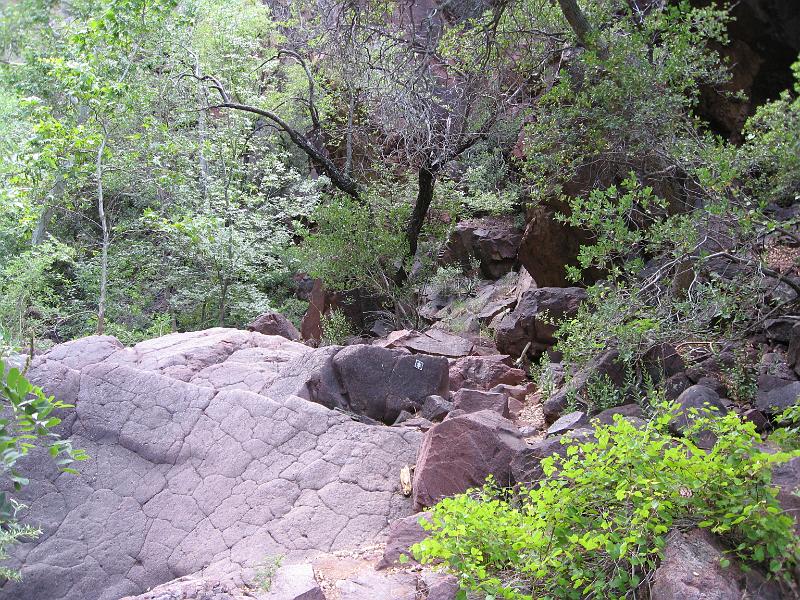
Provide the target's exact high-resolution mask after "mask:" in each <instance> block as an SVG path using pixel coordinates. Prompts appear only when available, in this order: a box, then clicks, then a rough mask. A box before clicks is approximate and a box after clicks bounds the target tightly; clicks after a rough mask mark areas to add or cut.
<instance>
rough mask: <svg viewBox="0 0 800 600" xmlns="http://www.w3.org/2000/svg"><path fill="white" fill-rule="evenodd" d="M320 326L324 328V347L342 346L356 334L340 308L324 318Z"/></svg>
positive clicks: (322, 341)
mask: <svg viewBox="0 0 800 600" xmlns="http://www.w3.org/2000/svg"><path fill="white" fill-rule="evenodd" d="M320 325H321V326H322V340H321V343H322V345H323V346H341V345H343V344H344V343H345V342H347V338H349V337H352V336H353V335H354V334H355V332H354V331H353V326H352V325H351V324H350V321H348V320H347V315H345V314H344V312H342V311H341V310H339V309H338V308H335V309H333V310H332V311H331V312H330V313H329V314H327V315H325V316H323V317H322V320H321V322H320Z"/></svg>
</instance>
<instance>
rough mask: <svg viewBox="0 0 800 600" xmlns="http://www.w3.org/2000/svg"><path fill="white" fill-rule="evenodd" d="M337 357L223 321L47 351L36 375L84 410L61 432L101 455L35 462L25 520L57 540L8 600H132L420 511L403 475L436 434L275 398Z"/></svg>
mask: <svg viewBox="0 0 800 600" xmlns="http://www.w3.org/2000/svg"><path fill="white" fill-rule="evenodd" d="M332 352H333V353H335V352H334V351H332V350H330V349H328V348H323V349H320V350H313V349H311V348H308V347H306V346H303V345H302V344H298V343H296V342H292V341H290V340H287V339H285V338H282V337H277V336H265V335H262V334H259V333H255V332H245V331H238V330H232V329H222V328H218V329H211V330H207V331H203V332H195V333H189V334H172V335H168V336H165V337H163V338H158V339H155V340H149V341H147V342H143V343H141V344H138V345H137V346H134V347H133V348H124V347H123V346H122V345H121V344H119V342H118V341H117V340H116V339H114V338H111V337H99V336H95V337H90V338H84V339H81V340H77V341H75V342H70V343H67V344H62V345H61V346H57V347H56V348H54V349H53V350H51V351H50V352H48V353H47V354H45V355H42V356H41V357H39V358H37V360H36V361H35V362H34V365H33V367H32V369H31V372H30V375H31V378H32V379H33V380H34V381H35V382H36V383H37V384H39V385H42V386H43V387H44V388H45V390H46V391H47V392H48V393H51V394H54V395H56V396H58V397H59V398H60V399H62V400H64V401H67V402H72V403H74V404H75V405H76V408H75V409H73V410H72V411H71V412H70V414H68V416H67V418H65V420H64V423H62V425H61V426H60V427H61V433H62V434H63V435H67V436H70V437H71V439H72V441H73V444H74V445H75V446H76V447H78V448H83V449H85V450H86V451H87V452H88V454H89V456H90V459H89V460H88V461H87V462H84V463H81V464H79V465H78V468H79V471H80V474H79V475H77V476H75V475H70V474H65V473H59V472H58V471H57V470H56V469H55V468H54V467H52V466H51V465H50V464H49V463H48V462H47V461H45V460H42V459H41V457H37V456H36V455H32V456H31V457H29V458H28V459H26V460H27V464H26V465H24V468H25V469H27V472H28V473H30V474H31V484H30V485H29V486H28V487H27V488H25V489H24V490H23V492H21V493H20V494H19V495H18V498H19V499H20V500H21V501H22V502H24V503H25V504H27V505H28V506H29V509H27V510H26V511H25V513H24V514H21V517H22V519H23V520H24V521H25V522H27V523H34V524H38V525H39V526H40V527H41V529H42V531H43V533H42V535H41V537H40V538H39V539H38V540H37V541H36V542H34V543H28V544H23V545H21V546H18V547H16V549H15V556H14V559H13V560H12V561H11V562H10V563H9V566H12V567H13V566H17V567H20V568H21V570H22V575H23V580H22V581H21V582H20V583H8V584H6V585H5V586H4V587H3V588H0V598H8V599H12V598H13V599H14V600H118V599H119V598H121V597H123V596H127V595H137V594H141V593H143V592H146V591H147V590H149V589H151V588H154V587H156V586H158V585H160V584H163V583H165V582H168V581H170V580H173V579H175V578H179V577H183V576H187V575H191V574H195V573H197V572H199V571H203V572H204V573H205V574H212V575H214V574H219V575H220V576H222V575H223V574H227V573H233V572H236V571H238V570H241V569H243V568H247V567H252V566H253V565H255V564H258V563H259V562H260V561H262V560H264V559H265V557H267V556H273V555H276V554H282V555H284V556H285V559H286V560H287V561H289V562H291V561H300V560H302V559H305V558H308V557H310V556H312V555H314V554H316V553H319V552H331V551H336V550H339V549H343V548H347V547H351V546H353V545H356V544H359V543H362V542H363V541H364V540H370V539H375V538H378V537H380V536H381V535H382V534H383V533H384V531H385V529H386V527H387V525H388V523H389V521H391V520H393V519H396V518H399V517H402V516H405V515H407V514H409V513H410V512H411V501H410V499H408V498H405V497H404V496H403V495H402V493H401V492H400V486H399V473H400V470H401V468H402V467H403V466H404V465H406V464H412V463H414V461H415V458H416V454H417V450H418V447H419V446H420V443H421V440H422V434H421V433H420V432H418V431H416V430H413V429H409V428H402V427H393V428H389V427H384V426H373V425H365V424H363V423H359V422H356V421H354V420H352V419H350V418H349V417H347V416H346V415H343V414H341V413H339V412H336V411H332V410H330V409H329V408H326V407H325V406H322V405H320V404H316V403H313V402H309V401H308V400H307V399H303V398H299V397H297V396H295V395H291V394H288V393H284V394H283V395H282V396H281V397H280V398H271V397H270V396H269V395H268V394H266V390H268V389H269V388H270V387H271V386H274V385H275V384H276V383H277V384H279V385H280V384H281V381H283V382H286V381H287V380H289V379H291V378H292V377H296V375H297V373H294V372H288V371H287V370H286V369H287V367H290V366H292V365H296V364H298V362H302V363H303V364H305V365H307V366H309V365H313V364H317V365H322V366H324V365H326V364H329V362H330V358H331V353H332ZM390 362H391V361H390ZM390 367H391V368H394V367H393V366H392V365H390ZM306 374H307V375H308V376H309V377H310V378H311V380H314V381H321V380H323V379H325V378H329V384H330V385H331V386H334V385H338V386H339V389H341V388H342V387H344V388H345V389H346V387H347V385H346V384H347V382H344V384H345V385H344V386H343V384H342V382H341V381H340V380H339V381H336V378H337V377H338V375H336V374H335V373H322V375H320V370H319V369H317V371H314V370H313V369H311V368H310V366H309V368H308V371H307V373H306ZM315 378H316V379H315ZM400 383H402V382H400ZM283 389H284V390H286V389H288V388H287V386H286V385H283Z"/></svg>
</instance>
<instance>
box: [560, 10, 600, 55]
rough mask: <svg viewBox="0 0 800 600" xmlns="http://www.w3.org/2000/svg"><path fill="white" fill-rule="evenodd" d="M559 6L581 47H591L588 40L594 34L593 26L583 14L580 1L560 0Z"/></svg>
mask: <svg viewBox="0 0 800 600" xmlns="http://www.w3.org/2000/svg"><path fill="white" fill-rule="evenodd" d="M558 4H559V6H561V12H562V13H564V18H565V19H566V20H567V23H569V26H570V27H571V28H572V31H574V32H575V36H576V37H577V38H578V41H579V42H580V43H581V46H586V47H589V42H588V38H589V36H590V34H591V33H592V26H591V25H589V21H588V20H587V19H586V15H584V14H583V11H582V10H581V8H580V6H578V1H577V0H558Z"/></svg>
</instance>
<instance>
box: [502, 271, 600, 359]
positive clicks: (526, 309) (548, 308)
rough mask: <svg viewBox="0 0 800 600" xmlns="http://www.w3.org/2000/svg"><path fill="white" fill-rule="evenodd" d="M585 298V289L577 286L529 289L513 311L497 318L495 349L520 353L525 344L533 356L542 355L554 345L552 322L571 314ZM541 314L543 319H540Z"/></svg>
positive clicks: (509, 352) (513, 354)
mask: <svg viewBox="0 0 800 600" xmlns="http://www.w3.org/2000/svg"><path fill="white" fill-rule="evenodd" d="M584 300H586V290H584V289H583V288H578V287H569V288H557V287H544V288H536V289H532V290H528V291H527V292H525V293H524V294H522V297H521V298H520V300H519V302H518V303H517V306H516V307H515V308H514V310H513V311H511V312H510V313H508V314H507V315H506V316H505V317H503V319H502V320H501V321H500V324H499V325H498V327H497V331H496V335H495V341H496V343H497V349H498V350H499V351H500V352H503V353H504V354H510V355H512V356H520V355H521V354H522V353H523V351H524V350H525V348H526V346H527V347H528V352H530V353H531V354H532V355H536V354H541V353H542V352H543V351H545V350H547V349H548V348H550V347H551V346H552V345H553V344H555V339H554V338H553V333H554V332H555V329H556V328H555V326H554V325H552V324H551V323H552V322H553V321H558V320H560V319H562V318H569V317H572V316H574V315H575V314H576V313H577V311H578V307H579V306H580V304H581V303H582V302H583V301H584ZM544 313H546V314H547V320H546V321H545V320H543V319H542V318H541V316H542V315H543V314H544ZM529 343H530V346H528V344H529Z"/></svg>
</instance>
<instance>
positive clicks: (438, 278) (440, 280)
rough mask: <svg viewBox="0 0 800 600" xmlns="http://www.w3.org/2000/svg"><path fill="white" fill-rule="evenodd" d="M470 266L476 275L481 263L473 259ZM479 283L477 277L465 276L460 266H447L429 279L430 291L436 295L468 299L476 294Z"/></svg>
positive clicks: (440, 268) (439, 269)
mask: <svg viewBox="0 0 800 600" xmlns="http://www.w3.org/2000/svg"><path fill="white" fill-rule="evenodd" d="M470 266H471V269H470V271H471V272H472V273H475V272H476V271H477V270H478V268H479V267H480V263H479V262H478V260H477V259H472V260H471V261H470ZM479 281H480V277H479V276H477V275H471V274H468V275H465V274H464V272H463V270H462V269H461V267H460V266H457V265H446V266H443V267H439V268H438V269H437V270H436V273H434V274H433V276H432V277H431V278H430V279H429V281H428V289H429V290H430V291H431V292H433V294H434V295H439V296H444V297H449V296H455V297H457V298H466V297H468V296H471V295H472V294H473V293H474V292H475V288H476V287H477V285H478V282H479Z"/></svg>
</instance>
